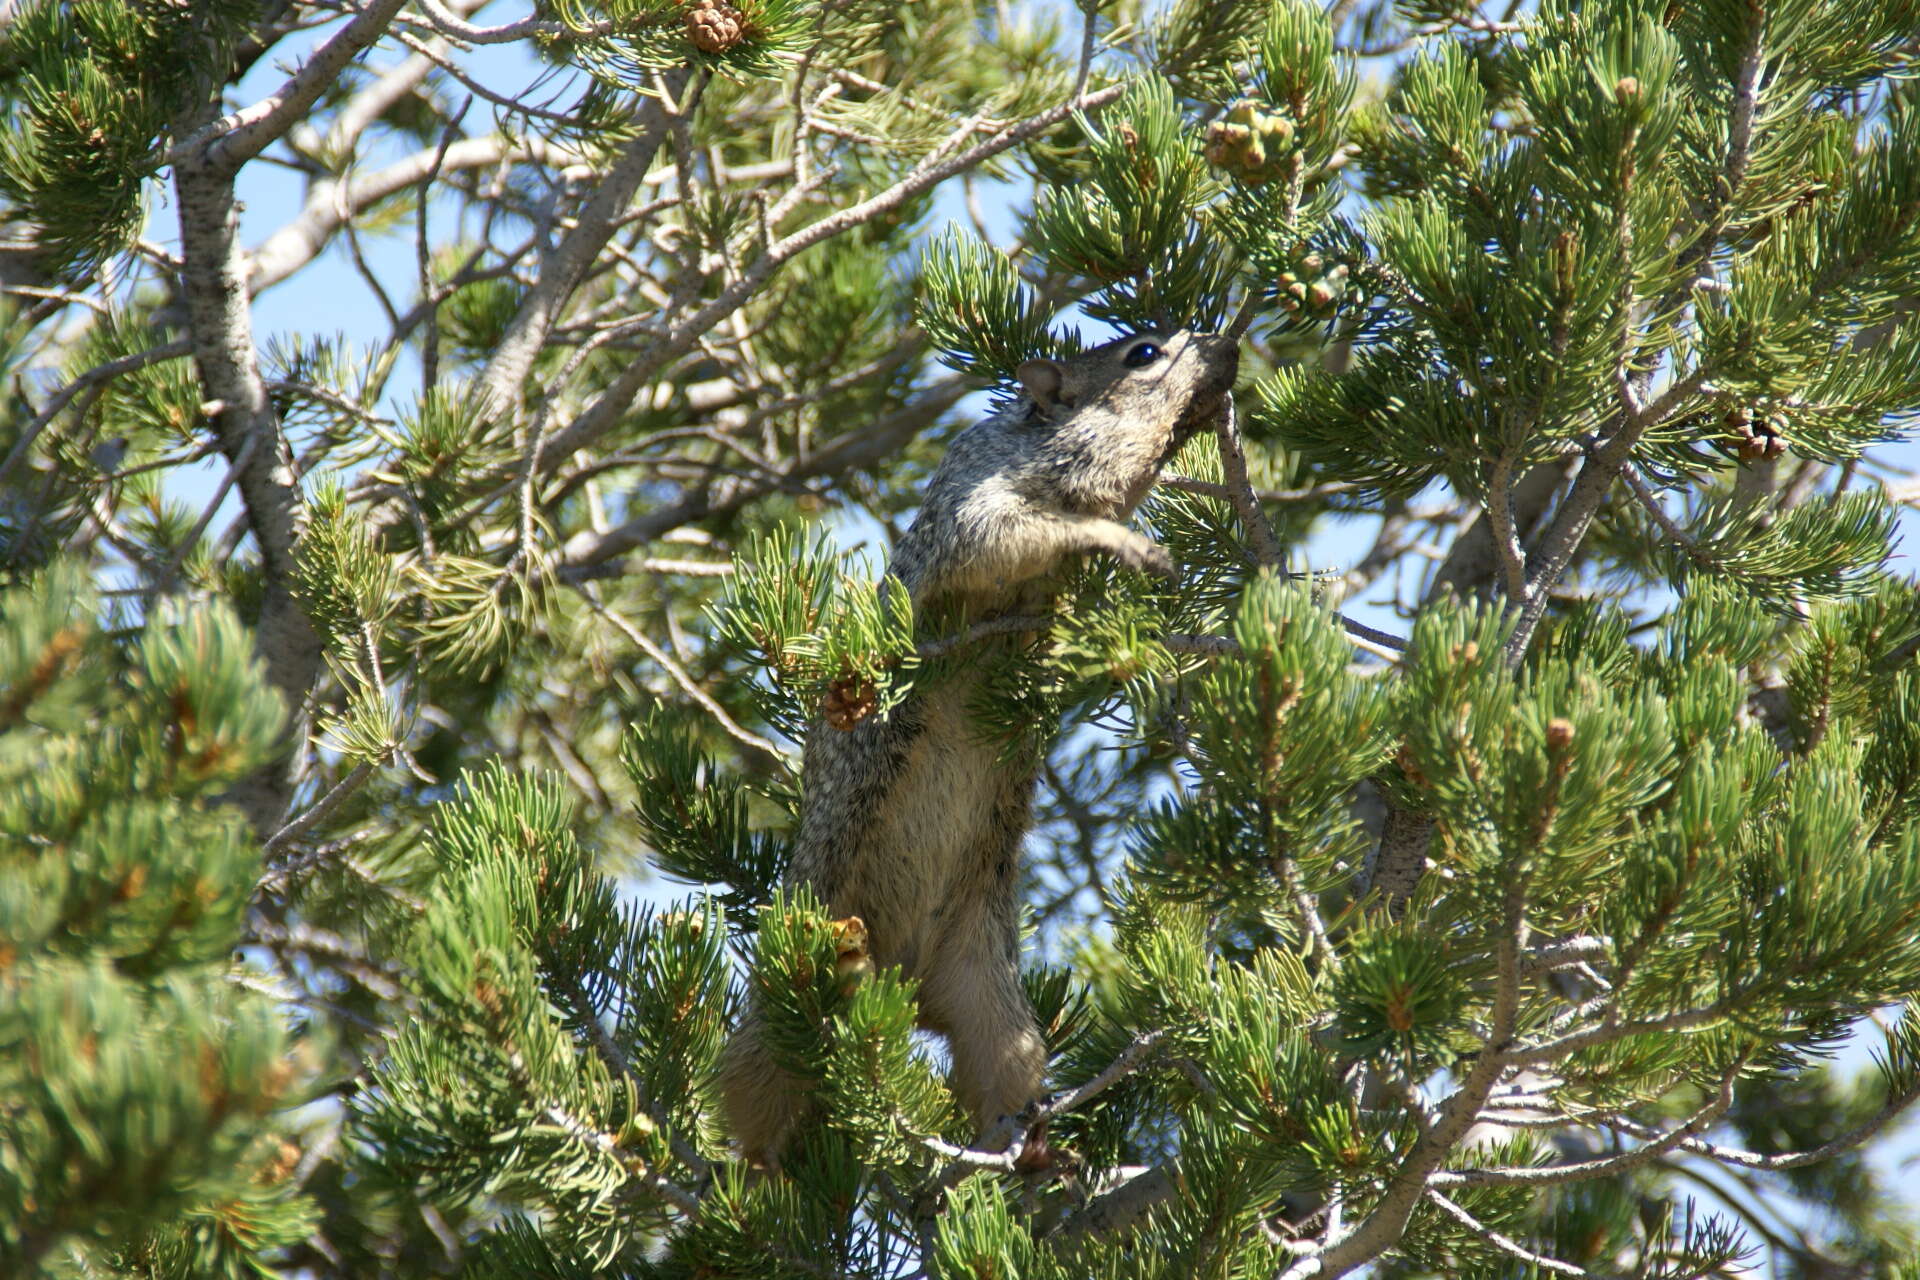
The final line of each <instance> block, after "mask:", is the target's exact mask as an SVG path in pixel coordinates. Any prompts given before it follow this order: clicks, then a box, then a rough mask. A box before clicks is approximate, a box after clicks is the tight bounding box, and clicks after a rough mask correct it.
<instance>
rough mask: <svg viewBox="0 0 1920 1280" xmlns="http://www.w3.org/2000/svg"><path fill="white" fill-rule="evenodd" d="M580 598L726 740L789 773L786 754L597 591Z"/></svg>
mask: <svg viewBox="0 0 1920 1280" xmlns="http://www.w3.org/2000/svg"><path fill="white" fill-rule="evenodd" d="M582 594H583V595H584V596H585V597H586V601H587V604H588V605H589V606H591V607H592V609H593V611H594V612H595V613H597V614H599V615H600V616H601V617H602V618H605V619H606V620H607V621H608V622H610V623H612V624H613V627H614V629H615V630H616V631H618V632H619V633H620V634H621V635H623V636H625V637H626V638H627V639H628V640H629V641H630V642H632V644H633V646H634V648H636V649H638V650H640V652H642V653H644V654H646V655H647V657H648V658H649V659H651V660H652V662H653V664H654V665H655V666H657V667H659V668H660V669H661V670H662V671H665V672H666V673H667V675H668V676H669V677H671V678H672V680H673V682H674V683H675V684H677V685H679V686H680V689H681V692H683V693H685V694H686V695H687V696H688V697H689V698H691V699H693V700H694V702H696V703H697V704H699V706H700V709H701V710H703V711H705V712H706V713H707V714H708V715H710V716H712V717H713V719H714V722H715V723H717V724H718V725H719V726H720V728H721V729H722V730H723V731H724V732H725V733H726V735H727V736H728V737H730V738H732V739H733V740H734V741H735V742H738V743H740V744H741V745H742V746H744V747H747V748H749V749H751V750H753V751H757V752H759V753H760V754H761V755H763V756H765V757H766V758H767V760H768V761H769V762H770V763H772V764H773V766H774V767H775V768H776V769H779V770H781V771H782V772H791V770H792V768H793V765H792V762H790V761H789V760H788V759H787V754H786V752H784V751H782V750H780V748H779V747H776V746H774V745H773V743H771V742H769V741H767V739H765V738H763V737H761V736H760V735H759V734H757V733H755V732H754V731H753V730H751V729H748V728H747V727H745V726H744V725H742V724H741V723H740V722H739V721H737V720H735V719H734V718H733V717H732V716H731V715H729V714H728V713H727V709H726V708H725V707H723V706H721V705H720V704H719V703H718V702H716V701H714V698H713V695H712V694H710V693H708V692H707V691H706V690H705V689H702V688H701V687H700V685H699V683H698V682H697V681H696V680H694V678H693V677H692V676H691V675H689V674H688V673H687V669H686V668H685V667H683V666H681V665H680V664H679V663H678V662H676V661H674V658H673V655H672V654H670V653H668V652H667V651H666V650H665V649H662V648H661V647H660V646H659V645H657V644H655V643H654V642H653V641H652V639H650V638H649V637H648V635H647V633H646V632H644V631H642V630H640V628H638V627H636V626H634V625H633V624H632V623H631V622H628V621H627V620H626V619H625V618H623V617H621V616H620V615H619V614H617V613H615V612H614V611H613V610H611V609H609V608H607V606H606V605H605V604H604V603H603V602H602V601H601V599H600V592H599V589H598V588H596V587H592V586H588V587H586V588H584V589H583V591H582Z"/></svg>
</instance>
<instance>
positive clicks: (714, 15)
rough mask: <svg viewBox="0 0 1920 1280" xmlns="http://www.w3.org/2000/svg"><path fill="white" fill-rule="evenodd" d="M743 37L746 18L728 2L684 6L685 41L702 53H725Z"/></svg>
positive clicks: (696, 1) (704, 0)
mask: <svg viewBox="0 0 1920 1280" xmlns="http://www.w3.org/2000/svg"><path fill="white" fill-rule="evenodd" d="M746 34H747V23H746V19H745V18H744V17H742V16H741V14H740V11H739V10H738V9H736V8H734V7H733V6H732V5H730V4H728V3H727V0H693V3H692V4H690V5H688V6H687V39H689V40H691V41H693V47H694V48H696V49H698V50H699V51H700V52H702V53H725V52H726V51H727V50H729V49H731V48H733V46H735V45H737V44H739V43H740V41H741V40H742V39H744V38H745V37H746Z"/></svg>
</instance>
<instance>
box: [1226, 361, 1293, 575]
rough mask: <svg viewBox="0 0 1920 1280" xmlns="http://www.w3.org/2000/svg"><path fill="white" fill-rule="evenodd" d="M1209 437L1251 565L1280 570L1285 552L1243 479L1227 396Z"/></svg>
mask: <svg viewBox="0 0 1920 1280" xmlns="http://www.w3.org/2000/svg"><path fill="white" fill-rule="evenodd" d="M1213 433H1214V436H1215V438H1216V439H1218V440H1219V442H1220V470H1221V474H1222V476H1223V478H1224V480H1225V485H1224V488H1225V490H1226V494H1227V499H1228V500H1229V501H1230V502H1232V503H1233V507H1234V510H1236V511H1238V512H1239V513H1240V522H1241V524H1242V526H1243V527H1244V528H1245V529H1246V531H1247V540H1248V541H1249V542H1250V543H1251V544H1252V546H1253V558H1254V563H1256V564H1258V565H1261V566H1264V567H1267V568H1271V569H1275V570H1278V569H1281V568H1283V567H1284V566H1285V564H1286V560H1287V550H1286V548H1285V547H1283V546H1282V545H1280V536H1279V535H1278V534H1277V533H1275V532H1274V531H1273V523H1272V522H1271V521H1270V520H1268V519H1267V513H1266V512H1264V511H1262V510H1261V509H1260V499H1259V498H1258V497H1256V496H1255V495H1254V492H1253V485H1252V483H1251V482H1250V481H1249V480H1248V479H1247V454H1246V450H1244V449H1243V448H1241V445H1240V424H1239V420H1238V419H1237V418H1236V416H1235V414H1234V408H1233V396H1232V395H1231V394H1229V395H1228V396H1227V398H1226V403H1225V405H1224V406H1223V407H1222V409H1221V411H1220V416H1219V417H1218V418H1215V419H1214V423H1213Z"/></svg>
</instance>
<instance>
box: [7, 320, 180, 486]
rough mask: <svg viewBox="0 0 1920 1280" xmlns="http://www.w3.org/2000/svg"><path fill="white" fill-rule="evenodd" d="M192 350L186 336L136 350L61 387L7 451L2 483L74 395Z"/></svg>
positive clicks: (96, 367)
mask: <svg viewBox="0 0 1920 1280" xmlns="http://www.w3.org/2000/svg"><path fill="white" fill-rule="evenodd" d="M192 350H193V347H192V345H191V344H190V343H189V342H188V341H187V340H186V339H185V338H176V339H174V340H173V341H172V342H167V343H163V344H161V345H160V346H157V347H149V348H147V349H146V350H145V351H136V352H134V353H133V354H132V355H126V356H121V357H120V358H119V359H117V360H109V361H107V362H106V363H104V364H97V365H95V366H94V367H93V368H91V369H89V370H87V371H86V372H85V373H83V374H80V375H79V376H78V377H76V378H74V380H73V381H71V382H69V383H68V384H67V385H66V386H64V387H62V388H60V390H59V391H58V392H57V393H55V395H54V397H53V399H51V400H49V401H48V402H47V407H46V408H44V409H42V410H41V411H40V412H39V413H37V414H35V415H34V417H33V420H32V421H31V422H29V423H27V425H26V426H25V427H24V428H22V429H21V432H20V438H19V439H18V440H16V441H15V442H14V445H13V448H11V449H9V450H8V451H7V456H6V459H5V460H4V461H0V484H5V483H6V481H7V477H8V476H10V475H12V474H13V470H14V468H15V467H17V466H19V465H20V462H21V460H22V459H24V458H25V457H26V456H27V452H28V450H30V449H32V448H33V442H34V441H35V440H36V439H38V438H39V435H40V433H41V432H42V431H44V430H46V428H47V424H48V423H50V422H52V421H53V420H54V419H55V418H57V417H59V416H60V412H61V410H63V409H65V408H66V407H67V406H68V405H70V404H72V403H73V398H74V397H75V396H77V395H79V394H80V393H81V392H82V391H85V390H87V389H88V388H89V387H92V386H94V385H95V384H96V383H101V382H105V381H107V380H108V379H110V378H117V377H119V376H120V375H121V374H123V373H132V372H133V371H134V370H135V369H144V368H146V367H147V366H148V365H150V364H158V363H159V362H160V361H162V360H177V359H178V358H180V357H181V356H184V355H187V354H189V353H190V352H191V351H192Z"/></svg>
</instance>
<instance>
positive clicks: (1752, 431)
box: [1723, 406, 1787, 462]
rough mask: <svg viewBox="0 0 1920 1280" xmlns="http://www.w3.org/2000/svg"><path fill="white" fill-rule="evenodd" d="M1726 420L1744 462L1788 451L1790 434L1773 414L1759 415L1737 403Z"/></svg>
mask: <svg viewBox="0 0 1920 1280" xmlns="http://www.w3.org/2000/svg"><path fill="white" fill-rule="evenodd" d="M1723 421H1724V422H1725V424H1726V428H1727V435H1728V436H1729V437H1730V443H1731V444H1732V445H1733V451H1734V452H1735V453H1736V454H1738V455H1739V456H1740V460H1741V461H1742V462H1764V461H1767V460H1768V459H1772V458H1777V457H1779V456H1780V455H1781V454H1783V453H1785V452H1786V451H1787V437H1786V433H1785V431H1784V430H1783V429H1782V428H1783V427H1784V426H1785V423H1784V422H1781V421H1779V420H1777V419H1776V418H1774V417H1773V416H1772V415H1765V416H1760V417H1755V416H1754V415H1752V414H1750V413H1748V412H1747V411H1746V410H1745V409H1743V408H1740V407H1738V406H1735V407H1734V408H1732V409H1729V410H1728V411H1727V416H1726V417H1725V419H1723Z"/></svg>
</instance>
